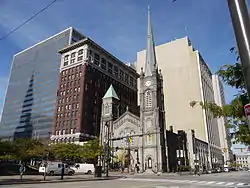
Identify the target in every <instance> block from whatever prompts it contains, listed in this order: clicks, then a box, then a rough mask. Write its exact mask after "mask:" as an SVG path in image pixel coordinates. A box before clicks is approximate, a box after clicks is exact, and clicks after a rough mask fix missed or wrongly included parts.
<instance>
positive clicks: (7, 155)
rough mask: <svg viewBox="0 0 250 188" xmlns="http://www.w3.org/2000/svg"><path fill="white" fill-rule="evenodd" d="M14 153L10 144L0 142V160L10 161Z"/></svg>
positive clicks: (8, 142)
mask: <svg viewBox="0 0 250 188" xmlns="http://www.w3.org/2000/svg"><path fill="white" fill-rule="evenodd" d="M14 153H15V152H14V149H13V144H12V142H10V141H0V159H11V158H12V156H13V154H14Z"/></svg>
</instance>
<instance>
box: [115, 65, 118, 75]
mask: <svg viewBox="0 0 250 188" xmlns="http://www.w3.org/2000/svg"><path fill="white" fill-rule="evenodd" d="M114 75H115V76H116V77H118V67H116V66H114Z"/></svg>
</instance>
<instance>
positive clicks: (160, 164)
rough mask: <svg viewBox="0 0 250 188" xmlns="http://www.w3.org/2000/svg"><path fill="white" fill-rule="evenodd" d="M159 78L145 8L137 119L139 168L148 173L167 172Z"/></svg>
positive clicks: (149, 22) (163, 116)
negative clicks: (145, 20)
mask: <svg viewBox="0 0 250 188" xmlns="http://www.w3.org/2000/svg"><path fill="white" fill-rule="evenodd" d="M162 83H163V77H162V74H161V71H160V70H158V66H157V63H156V56H155V45H154V38H153V31H152V26H151V19H150V9H149V10H148V36H147V49H146V62H145V68H144V70H143V68H141V74H140V120H141V123H142V126H141V127H142V135H143V136H142V156H141V158H142V159H143V160H142V161H143V164H141V165H142V168H143V169H144V170H146V171H148V172H150V171H157V172H161V171H163V172H165V171H167V155H166V143H165V142H166V126H165V111H164V94H163V84H162Z"/></svg>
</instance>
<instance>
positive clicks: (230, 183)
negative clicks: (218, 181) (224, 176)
mask: <svg viewBox="0 0 250 188" xmlns="http://www.w3.org/2000/svg"><path fill="white" fill-rule="evenodd" d="M233 184H234V182H229V183H227V184H226V185H233Z"/></svg>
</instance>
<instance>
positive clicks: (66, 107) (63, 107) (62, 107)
mask: <svg viewBox="0 0 250 188" xmlns="http://www.w3.org/2000/svg"><path fill="white" fill-rule="evenodd" d="M71 108H72V109H78V108H79V103H76V104H75V103H73V104H72V105H71V104H69V105H65V106H59V107H58V108H57V111H58V112H61V111H64V110H71Z"/></svg>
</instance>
